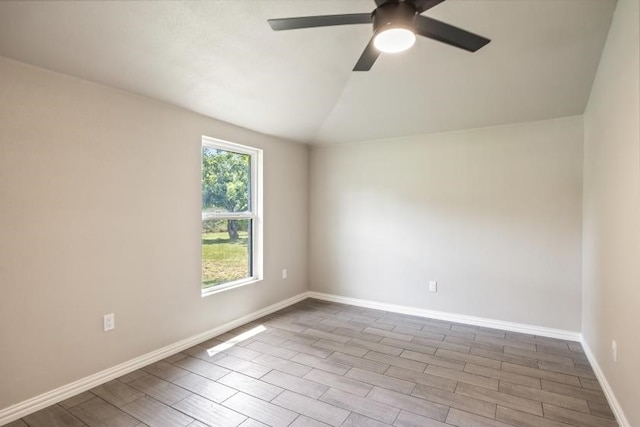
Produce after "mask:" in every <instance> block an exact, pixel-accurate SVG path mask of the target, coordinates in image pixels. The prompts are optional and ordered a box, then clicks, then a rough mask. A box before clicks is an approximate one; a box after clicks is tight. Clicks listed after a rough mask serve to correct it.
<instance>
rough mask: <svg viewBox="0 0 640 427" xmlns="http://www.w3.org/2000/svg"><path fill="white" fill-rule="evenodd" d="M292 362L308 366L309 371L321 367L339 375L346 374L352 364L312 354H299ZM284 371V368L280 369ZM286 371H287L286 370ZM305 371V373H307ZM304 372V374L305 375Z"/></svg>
mask: <svg viewBox="0 0 640 427" xmlns="http://www.w3.org/2000/svg"><path fill="white" fill-rule="evenodd" d="M291 361H292V362H297V363H301V364H302V365H305V366H306V367H307V372H309V371H310V370H311V368H317V369H321V370H323V371H327V372H331V373H333V374H337V375H344V374H346V373H347V371H348V370H349V369H351V367H350V366H347V365H345V364H342V363H340V362H335V361H333V360H327V359H324V358H321V357H316V356H312V355H310V354H302V353H300V354H298V355H296V356H294V357H293V358H292V359H291ZM279 370H280V371H282V369H279ZM284 372H286V371H284ZM307 372H305V373H304V374H306V373H307ZM304 374H303V375H304Z"/></svg>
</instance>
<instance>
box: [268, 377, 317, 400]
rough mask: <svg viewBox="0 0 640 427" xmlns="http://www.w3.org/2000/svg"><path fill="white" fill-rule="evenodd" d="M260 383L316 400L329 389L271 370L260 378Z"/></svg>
mask: <svg viewBox="0 0 640 427" xmlns="http://www.w3.org/2000/svg"><path fill="white" fill-rule="evenodd" d="M262 381H264V382H266V383H269V384H272V385H275V386H278V387H282V388H284V389H287V390H290V391H295V392H296V393H300V394H303V395H305V396H308V397H311V398H313V399H317V398H318V397H320V396H321V395H322V393H324V392H325V391H327V390H328V389H329V387H328V386H326V385H323V384H318V383H316V382H314V381H309V380H307V379H303V378H299V377H296V376H294V375H289V374H285V373H284V372H280V371H276V370H273V371H271V372H269V373H268V374H267V375H265V376H264V377H262Z"/></svg>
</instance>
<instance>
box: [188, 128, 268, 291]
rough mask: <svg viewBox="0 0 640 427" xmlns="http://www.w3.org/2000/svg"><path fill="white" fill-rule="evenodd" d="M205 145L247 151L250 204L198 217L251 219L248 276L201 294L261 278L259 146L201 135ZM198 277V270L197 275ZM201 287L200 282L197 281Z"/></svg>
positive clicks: (256, 280)
mask: <svg viewBox="0 0 640 427" xmlns="http://www.w3.org/2000/svg"><path fill="white" fill-rule="evenodd" d="M204 147H209V148H215V149H219V150H224V151H231V152H233V153H238V154H248V155H249V158H250V161H249V164H250V168H251V170H250V183H249V185H250V189H249V190H250V198H251V200H250V208H251V210H250V211H248V212H207V213H206V214H205V213H202V206H201V208H200V212H201V213H202V221H204V220H211V219H231V220H233V219H251V220H252V221H250V222H249V224H251V227H252V229H251V233H250V235H251V242H250V247H251V253H250V254H249V256H250V257H251V263H252V265H251V276H250V277H245V278H243V279H239V280H234V281H232V282H227V283H222V284H219V285H215V286H211V287H208V288H206V289H205V288H202V296H203V297H206V296H209V295H213V294H217V293H219V292H223V291H227V290H229V289H234V288H237V287H240V286H245V285H249V284H252V283H257V282H260V281H262V280H263V278H264V276H263V259H262V258H263V250H262V235H263V233H262V228H263V220H262V155H263V154H262V150H261V149H259V148H254V147H249V146H246V145H241V144H236V143H233V142H229V141H224V140H222V139H217V138H210V137H207V136H203V137H202V146H201V148H200V153H202V148H204ZM201 155H202V154H201ZM200 167H202V157H201V158H200ZM200 191H201V192H202V181H201V183H200ZM200 250H201V252H200V268H202V245H200ZM200 276H201V277H202V274H201V275H200ZM200 286H201V287H202V283H201V285H200Z"/></svg>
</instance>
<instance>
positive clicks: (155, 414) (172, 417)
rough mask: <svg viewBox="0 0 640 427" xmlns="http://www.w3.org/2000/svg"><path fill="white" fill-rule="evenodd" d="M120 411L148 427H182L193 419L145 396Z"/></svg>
mask: <svg viewBox="0 0 640 427" xmlns="http://www.w3.org/2000/svg"><path fill="white" fill-rule="evenodd" d="M121 409H122V410H123V411H125V412H126V413H128V414H129V415H131V416H133V417H135V418H137V419H138V420H140V421H142V422H143V423H145V424H146V425H148V426H149V427H182V426H186V425H188V424H189V423H191V422H192V421H193V418H191V417H188V416H186V415H185V414H183V413H182V412H179V411H176V410H175V409H173V408H171V407H169V406H167V405H165V404H163V403H160V402H158V401H157V400H155V399H152V398H151V397H146V396H145V397H141V398H140V399H137V400H134V401H133V402H131V403H129V404H127V405H125V406H123V407H122V408H121Z"/></svg>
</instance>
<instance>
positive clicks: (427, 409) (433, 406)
mask: <svg viewBox="0 0 640 427" xmlns="http://www.w3.org/2000/svg"><path fill="white" fill-rule="evenodd" d="M367 398H369V399H373V400H375V401H377V402H380V403H384V404H386V405H389V406H393V407H394V408H398V409H404V410H405V411H409V412H413V413H414V414H418V415H422V416H425V417H427V418H432V419H434V420H436V421H444V420H445V418H446V417H447V412H448V411H449V408H448V407H447V406H444V405H440V404H438V403H432V402H428V401H426V400H424V399H420V398H417V397H413V396H409V395H406V394H403V393H398V392H395V391H391V390H386V389H384V388H380V387H374V388H373V389H372V390H371V392H369V395H368V396H367Z"/></svg>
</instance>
